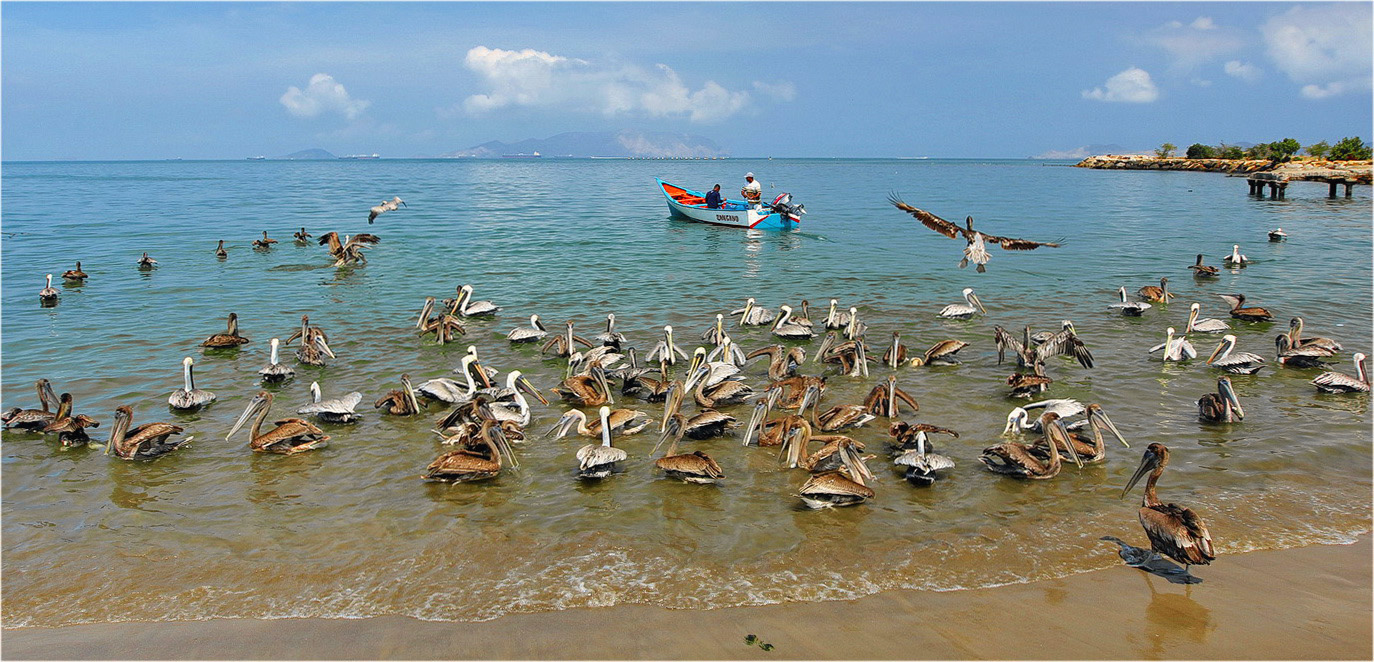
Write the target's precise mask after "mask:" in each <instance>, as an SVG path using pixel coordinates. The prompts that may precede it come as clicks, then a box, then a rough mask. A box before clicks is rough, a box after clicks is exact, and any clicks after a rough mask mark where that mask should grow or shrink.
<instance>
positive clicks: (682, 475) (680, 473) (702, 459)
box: [649, 414, 725, 485]
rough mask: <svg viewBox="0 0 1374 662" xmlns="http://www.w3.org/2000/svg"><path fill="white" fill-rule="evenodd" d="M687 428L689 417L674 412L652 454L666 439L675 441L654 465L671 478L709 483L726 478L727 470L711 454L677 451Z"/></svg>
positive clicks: (666, 421)
mask: <svg viewBox="0 0 1374 662" xmlns="http://www.w3.org/2000/svg"><path fill="white" fill-rule="evenodd" d="M686 430H687V419H686V418H684V417H683V416H682V414H673V415H672V416H669V417H668V418H667V419H665V421H664V430H663V434H662V435H661V436H660V437H659V439H658V443H657V444H654V449H653V450H651V451H649V454H650V455H653V454H654V453H656V452H658V447H659V446H662V445H663V442H664V441H667V440H668V439H672V440H673V443H672V444H670V445H669V446H668V450H667V451H665V452H664V453H663V457H660V458H658V459H657V460H654V467H656V468H658V469H660V470H662V471H663V473H665V474H667V475H668V477H669V478H676V479H678V480H681V481H685V482H688V483H697V484H701V485H707V484H711V483H715V482H716V481H718V480H720V479H722V478H725V470H724V469H721V468H720V465H719V464H716V461H715V460H713V459H711V456H709V455H707V454H705V453H703V452H701V451H693V452H691V453H683V454H681V455H679V454H678V452H677V445H678V443H679V442H681V441H682V435H683V434H684V433H685V432H686Z"/></svg>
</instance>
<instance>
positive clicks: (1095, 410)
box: [1031, 403, 1131, 464]
mask: <svg viewBox="0 0 1374 662" xmlns="http://www.w3.org/2000/svg"><path fill="white" fill-rule="evenodd" d="M1084 411H1085V412H1086V413H1087V414H1088V417H1087V418H1086V419H1084V420H1085V421H1086V422H1087V425H1088V428H1089V430H1091V431H1092V436H1088V435H1085V434H1083V433H1081V432H1076V433H1072V434H1069V435H1067V436H1065V437H1058V436H1056V437H1055V443H1057V444H1061V445H1060V447H1059V450H1060V451H1063V452H1065V453H1067V452H1069V451H1068V448H1066V447H1065V446H1063V445H1062V444H1064V443H1066V442H1067V443H1069V444H1072V445H1073V452H1074V454H1076V455H1077V456H1078V459H1079V463H1080V464H1097V463H1099V462H1102V461H1104V460H1106V459H1107V445H1106V443H1105V442H1104V441H1103V439H1102V431H1103V430H1106V431H1108V432H1110V433H1112V436H1113V437H1116V440H1117V441H1119V442H1121V445H1122V446H1125V447H1126V448H1130V447H1131V445H1130V444H1128V443H1126V438H1125V437H1123V436H1121V432H1120V431H1118V430H1117V429H1116V425H1115V424H1114V423H1112V419H1110V418H1107V414H1106V412H1104V411H1102V406H1101V405H1098V404H1096V403H1094V404H1090V405H1088V407H1087V409H1085V410H1084ZM1080 424H1081V423H1080ZM1065 429H1066V430H1067V429H1068V426H1065ZM1041 443H1043V440H1042V442H1041ZM1031 452H1032V453H1035V454H1036V456H1037V457H1040V459H1042V460H1044V459H1048V454H1049V450H1048V448H1046V447H1045V446H1043V445H1039V444H1037V445H1035V446H1032V447H1031Z"/></svg>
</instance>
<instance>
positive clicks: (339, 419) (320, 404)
mask: <svg viewBox="0 0 1374 662" xmlns="http://www.w3.org/2000/svg"><path fill="white" fill-rule="evenodd" d="M310 394H311V396H313V397H314V400H313V401H312V402H311V403H310V404H307V405H302V406H301V407H300V408H299V409H297V410H296V413H297V414H313V415H314V416H315V418H317V419H319V420H321V421H324V422H325V423H352V422H354V421H356V420H358V418H359V417H358V414H357V413H356V412H354V411H353V408H354V407H357V406H358V403H359V402H362V401H363V394H362V393H359V392H357V391H353V392H352V393H349V394H347V395H345V396H343V397H341V398H330V399H328V400H325V399H323V398H322V397H321V395H320V383H319V382H310Z"/></svg>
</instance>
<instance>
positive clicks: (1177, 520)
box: [1121, 443, 1217, 572]
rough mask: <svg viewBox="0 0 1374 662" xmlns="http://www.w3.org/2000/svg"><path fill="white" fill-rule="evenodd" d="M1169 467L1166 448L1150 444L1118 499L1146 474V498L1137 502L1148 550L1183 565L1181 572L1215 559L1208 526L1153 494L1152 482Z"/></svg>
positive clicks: (1155, 481)
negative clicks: (1148, 543)
mask: <svg viewBox="0 0 1374 662" xmlns="http://www.w3.org/2000/svg"><path fill="white" fill-rule="evenodd" d="M1168 465H1169V449H1168V447H1166V446H1165V445H1164V444H1158V443H1156V444H1150V445H1149V446H1148V447H1146V448H1145V455H1144V457H1142V458H1141V460H1140V467H1139V468H1137V469H1136V470H1135V474H1133V475H1132V476H1131V479H1130V480H1129V481H1127V482H1126V489H1124V490H1122V491H1121V498H1123V499H1124V498H1125V497H1126V494H1127V493H1129V492H1130V491H1131V488H1132V487H1135V484H1136V483H1138V482H1140V479H1141V478H1142V477H1143V476H1144V475H1145V474H1147V473H1148V474H1150V479H1149V480H1148V481H1146V483H1145V498H1144V499H1142V500H1141V502H1140V526H1142V527H1144V529H1145V535H1146V536H1149V538H1150V548H1151V549H1153V550H1154V551H1156V552H1158V553H1160V554H1163V555H1164V556H1167V557H1169V558H1171V559H1173V560H1175V561H1178V562H1179V563H1182V564H1183V570H1184V572H1187V570H1188V568H1189V566H1194V565H1207V564H1209V563H1211V562H1212V561H1213V560H1215V559H1216V558H1217V554H1216V551H1215V550H1214V549H1212V534H1210V533H1208V532H1207V525H1206V524H1204V523H1203V521H1202V518H1201V517H1198V515H1197V513H1195V512H1193V511H1192V509H1190V508H1186V507H1184V506H1180V505H1178V504H1174V503H1164V502H1163V501H1160V500H1159V495H1158V494H1157V493H1156V492H1155V483H1157V482H1158V481H1159V477H1160V475H1161V474H1163V473H1164V467H1166V466H1168Z"/></svg>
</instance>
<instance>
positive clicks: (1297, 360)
mask: <svg viewBox="0 0 1374 662" xmlns="http://www.w3.org/2000/svg"><path fill="white" fill-rule="evenodd" d="M1274 345H1275V347H1277V348H1278V357H1279V365H1281V366H1284V367H1288V368H1320V367H1322V366H1324V365H1329V364H1328V363H1327V362H1326V361H1323V360H1322V359H1325V358H1330V357H1332V356H1335V355H1336V350H1334V349H1330V348H1328V347H1317V346H1315V345H1309V346H1307V347H1294V346H1293V339H1292V338H1290V337H1288V334H1286V333H1281V334H1279V335H1278V337H1276V338H1274Z"/></svg>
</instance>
